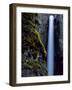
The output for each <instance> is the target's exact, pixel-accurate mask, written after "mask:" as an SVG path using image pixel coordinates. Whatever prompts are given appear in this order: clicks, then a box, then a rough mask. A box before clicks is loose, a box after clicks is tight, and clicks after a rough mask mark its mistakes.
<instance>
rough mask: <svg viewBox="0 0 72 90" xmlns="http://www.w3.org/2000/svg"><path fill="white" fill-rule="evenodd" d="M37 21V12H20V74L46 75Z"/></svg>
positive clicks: (43, 49)
mask: <svg viewBox="0 0 72 90" xmlns="http://www.w3.org/2000/svg"><path fill="white" fill-rule="evenodd" d="M39 21H41V20H40V19H39V16H38V15H37V14H31V13H23V14H22V76H44V75H47V69H46V49H45V46H44V43H43V40H42V39H41V38H42V36H40V35H41V33H40V32H41V31H40V30H39V29H40V28H39V24H40V22H39ZM41 22H42V21H41ZM41 25H42V24H41ZM39 31H40V32H39ZM24 72H25V74H24ZM28 72H29V73H28ZM26 73H27V74H26ZM30 73H31V74H30Z"/></svg>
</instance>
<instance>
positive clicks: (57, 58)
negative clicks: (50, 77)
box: [54, 15, 63, 75]
mask: <svg viewBox="0 0 72 90" xmlns="http://www.w3.org/2000/svg"><path fill="white" fill-rule="evenodd" d="M54 42H55V45H54V47H55V54H54V62H55V63H54V75H63V15H55V19H54Z"/></svg>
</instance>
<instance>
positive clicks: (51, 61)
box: [47, 15, 54, 75]
mask: <svg viewBox="0 0 72 90" xmlns="http://www.w3.org/2000/svg"><path fill="white" fill-rule="evenodd" d="M48 30H49V32H48V49H47V50H48V53H47V63H48V75H53V74H54V16H53V15H50V16H49V29H48Z"/></svg>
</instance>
